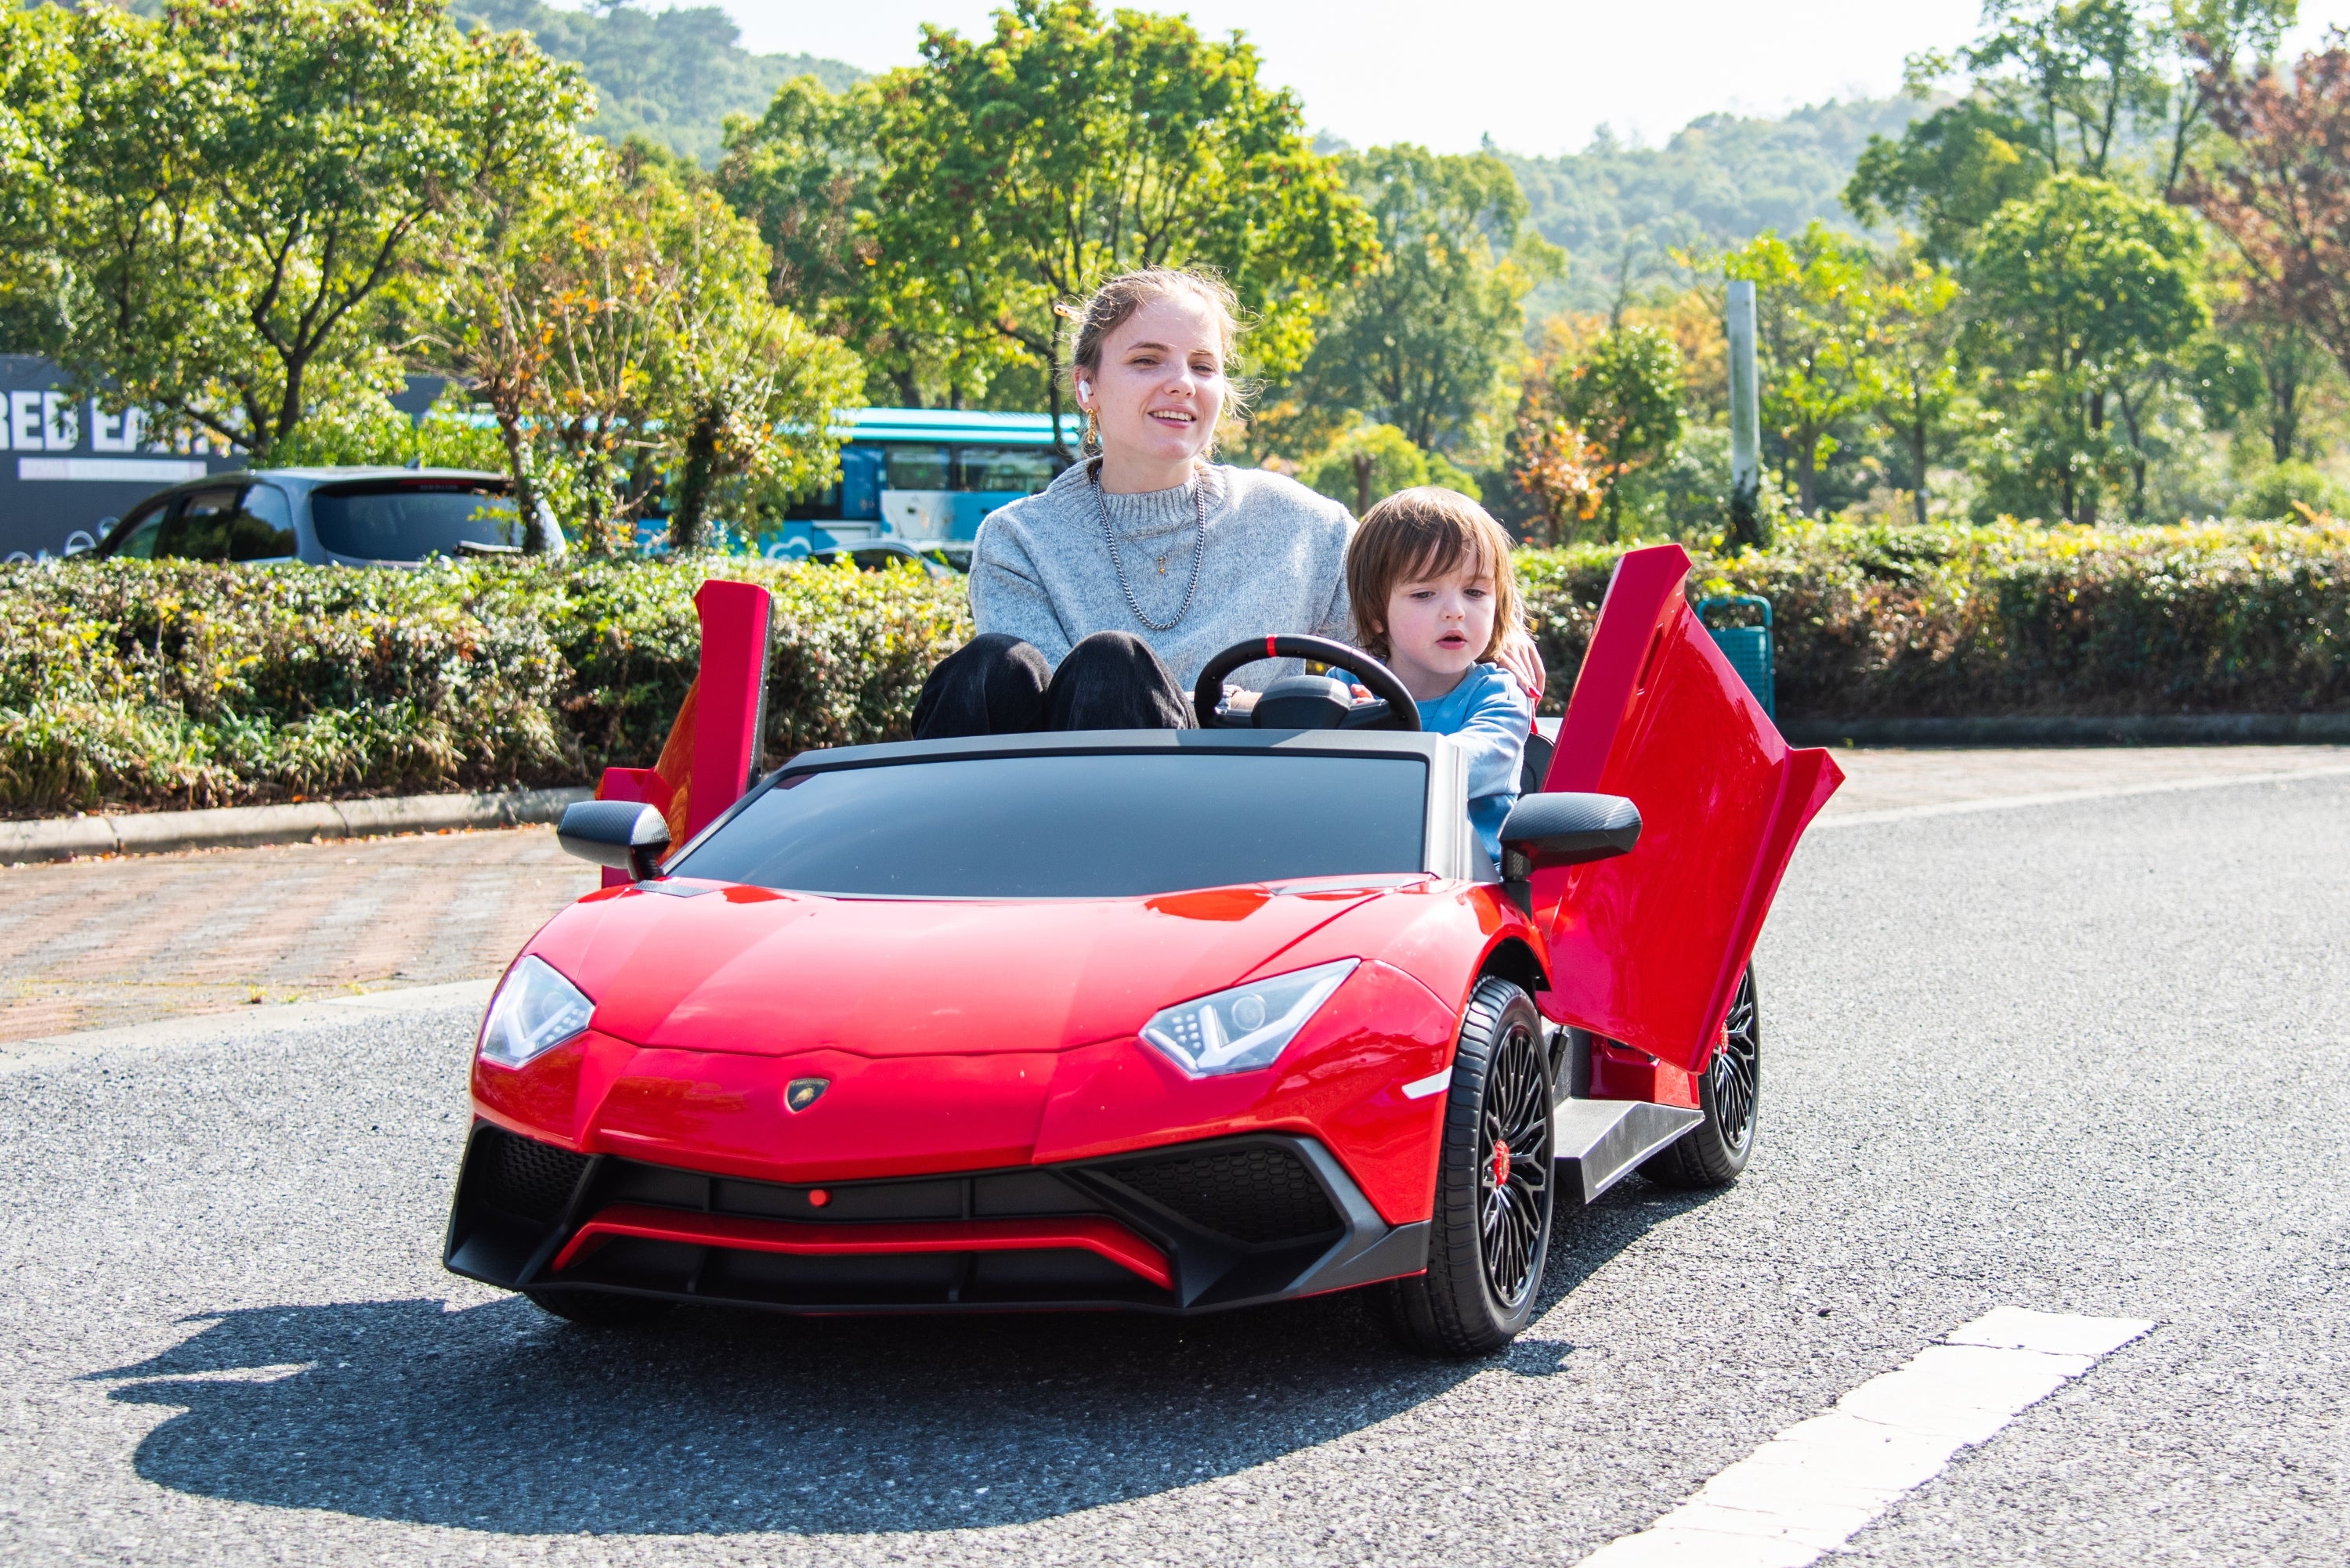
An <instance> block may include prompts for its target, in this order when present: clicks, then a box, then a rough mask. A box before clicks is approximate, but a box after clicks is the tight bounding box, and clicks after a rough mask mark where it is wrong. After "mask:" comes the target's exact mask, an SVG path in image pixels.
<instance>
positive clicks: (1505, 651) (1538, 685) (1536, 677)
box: [1493, 631, 1545, 704]
mask: <svg viewBox="0 0 2350 1568" xmlns="http://www.w3.org/2000/svg"><path fill="white" fill-rule="evenodd" d="M1493 662H1494V663H1496V664H1498V665H1500V666H1501V667H1502V668H1503V669H1504V670H1508V671H1509V672H1510V673H1511V674H1512V675H1513V676H1515V677H1516V678H1517V681H1518V684H1519V685H1521V686H1523V687H1524V688H1525V689H1526V695H1527V696H1529V697H1532V698H1533V699H1534V701H1535V702H1536V704H1540V703H1541V701H1542V694H1543V683H1544V676H1545V672H1544V670H1543V660H1542V649H1539V648H1536V647H1535V646H1534V639H1533V638H1531V637H1528V636H1527V635H1526V634H1525V633H1524V632H1523V631H1513V632H1511V633H1510V635H1509V636H1507V637H1505V638H1503V639H1502V647H1501V650H1500V651H1499V652H1497V653H1495V654H1494V655H1493Z"/></svg>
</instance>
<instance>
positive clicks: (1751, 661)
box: [1697, 594, 1779, 723]
mask: <svg viewBox="0 0 2350 1568" xmlns="http://www.w3.org/2000/svg"><path fill="white" fill-rule="evenodd" d="M1732 605H1743V606H1751V607H1753V608H1755V609H1759V610H1761V611H1762V612H1763V624H1762V625H1761V626H1715V625H1713V624H1712V623H1711V622H1710V621H1708V620H1707V619H1706V617H1707V615H1708V614H1709V613H1711V611H1713V610H1715V609H1717V608H1726V607H1730V606H1732ZM1697 618H1698V624H1699V625H1700V626H1703V627H1704V628H1705V629H1706V634H1707V635H1708V636H1710V637H1711V638H1712V639H1713V645H1714V646H1715V647H1716V648H1718V649H1721V656H1722V657H1723V658H1724V659H1728V660H1730V668H1731V669H1732V670H1736V671H1738V678H1739V679H1740V680H1743V681H1745V682H1746V690H1748V691H1752V692H1753V693H1754V701H1757V702H1760V703H1762V704H1763V711H1764V712H1765V713H1768V714H1770V715H1771V721H1772V722H1773V723H1776V722H1778V720H1779V706H1778V701H1777V694H1776V692H1775V691H1773V680H1772V679H1771V661H1772V648H1771V601H1770V600H1769V599H1766V598H1764V597H1763V596H1762V595H1760V594H1717V595H1715V596H1714V597H1711V598H1703V599H1700V600H1698V602H1697Z"/></svg>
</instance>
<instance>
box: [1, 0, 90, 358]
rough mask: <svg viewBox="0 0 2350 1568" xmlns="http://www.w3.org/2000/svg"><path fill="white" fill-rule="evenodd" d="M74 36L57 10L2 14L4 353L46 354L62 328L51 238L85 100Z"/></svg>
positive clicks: (39, 8) (69, 20)
mask: <svg viewBox="0 0 2350 1568" xmlns="http://www.w3.org/2000/svg"><path fill="white" fill-rule="evenodd" d="M74 31H75V23H74V19H73V17H72V16H71V14H70V13H68V12H67V11H64V10H62V9H60V8H58V7H56V6H52V5H35V6H29V7H26V8H23V9H19V8H18V7H16V6H15V5H9V6H7V7H5V9H0V352H9V351H16V352H24V353H32V352H36V351H38V350H40V349H43V348H47V347H49V345H50V343H51V341H52V339H53V338H54V337H55V335H56V331H57V325H58V323H57V265H56V257H55V255H54V254H52V253H51V252H50V251H49V249H48V245H47V240H48V235H49V233H50V230H51V227H52V225H53V224H54V223H55V221H56V215H57V201H58V199H59V196H60V192H59V190H58V188H57V173H58V171H59V169H60V166H61V164H62V163H63V161H64V148H65V144H66V142H67V140H68V138H69V137H70V136H71V134H72V130H73V121H74V106H75V103H76V101H77V99H78V98H79V96H80V76H81V71H80V61H79V60H78V58H77V57H75V54H74V48H73V34H74Z"/></svg>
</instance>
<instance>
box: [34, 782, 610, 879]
mask: <svg viewBox="0 0 2350 1568" xmlns="http://www.w3.org/2000/svg"><path fill="white" fill-rule="evenodd" d="M592 794H594V792H593V791H591V790H587V789H523V790H510V791H506V792H504V793H500V794H410V795H396V796H393V797H391V798H390V799H385V800H338V801H314V802H311V803H309V804H307V805H235V806H226V807H224V808H222V809H220V810H217V811H157V812H131V813H125V814H124V815H120V816H69V817H58V818H49V819H47V820H43V821H38V822H0V864H7V863H10V862H18V861H26V860H70V859H73V858H74V857H77V856H81V855H161V854H165V853H168V852H170V851H172V850H174V849H215V848H232V847H241V846H251V845H255V844H307V843H308V842H309V841H310V840H312V839H314V838H371V837H377V836H382V835H386V834H393V833H438V832H441V831H442V829H444V828H446V829H454V828H465V827H514V826H520V825H521V824H524V823H530V822H553V821H555V820H556V818H557V817H559V816H561V815H563V808H564V807H565V806H567V805H570V804H571V803H572V802H574V801H580V800H587V799H588V798H589V797H590V795H592Z"/></svg>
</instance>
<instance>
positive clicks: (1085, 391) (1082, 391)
mask: <svg viewBox="0 0 2350 1568" xmlns="http://www.w3.org/2000/svg"><path fill="white" fill-rule="evenodd" d="M1093 395H1094V384H1093V383H1092V382H1091V381H1079V382H1078V383H1077V396H1079V397H1081V398H1090V397H1092V396H1093Z"/></svg>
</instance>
